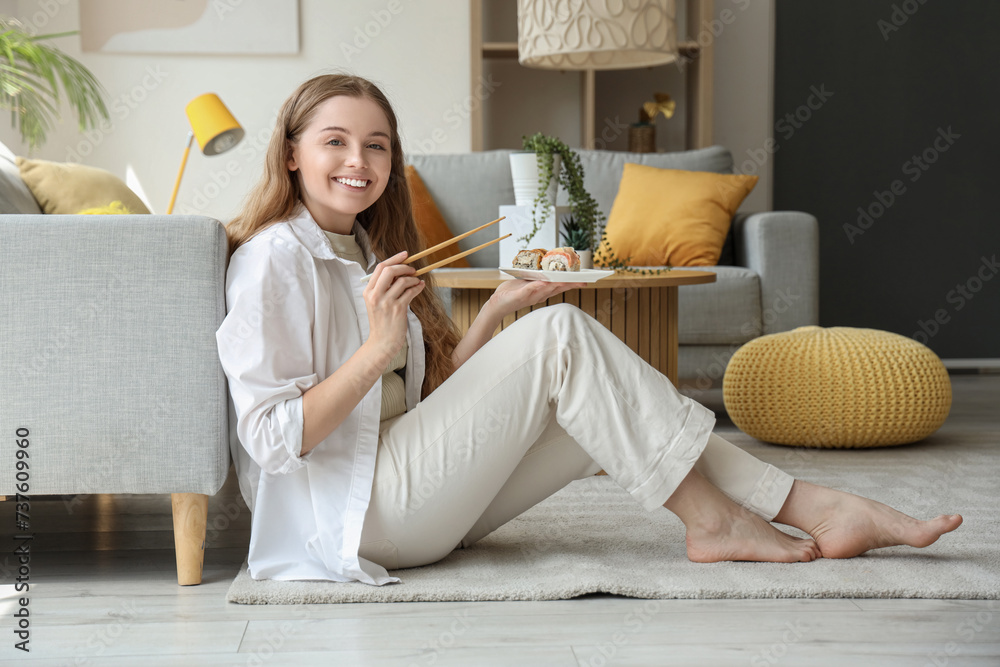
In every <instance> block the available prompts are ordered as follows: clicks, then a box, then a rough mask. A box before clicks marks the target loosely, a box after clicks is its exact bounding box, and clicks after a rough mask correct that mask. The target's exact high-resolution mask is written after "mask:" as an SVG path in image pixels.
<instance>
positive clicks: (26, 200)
mask: <svg viewBox="0 0 1000 667" xmlns="http://www.w3.org/2000/svg"><path fill="white" fill-rule="evenodd" d="M41 212H42V209H40V208H39V207H38V202H36V201H35V198H34V197H32V196H31V190H29V189H28V186H27V185H25V184H24V181H23V180H21V173H20V172H19V171H18V169H17V161H16V158H15V157H14V153H12V152H11V150H10V149H9V148H7V147H6V146H5V145H3V144H2V143H0V215H16V214H18V213H26V214H29V215H38V214H39V213H41Z"/></svg>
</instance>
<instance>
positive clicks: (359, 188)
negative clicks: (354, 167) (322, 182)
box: [333, 177, 371, 192]
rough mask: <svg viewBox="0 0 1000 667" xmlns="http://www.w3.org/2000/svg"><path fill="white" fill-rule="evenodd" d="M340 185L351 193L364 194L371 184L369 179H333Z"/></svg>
mask: <svg viewBox="0 0 1000 667" xmlns="http://www.w3.org/2000/svg"><path fill="white" fill-rule="evenodd" d="M333 180H334V181H336V182H337V183H339V184H340V185H342V186H344V187H345V188H347V189H348V190H349V191H354V192H364V191H365V189H366V188H367V187H368V186H369V185H370V184H371V181H369V180H368V179H367V178H342V177H336V178H334V179H333Z"/></svg>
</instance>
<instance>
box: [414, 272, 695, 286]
mask: <svg viewBox="0 0 1000 667" xmlns="http://www.w3.org/2000/svg"><path fill="white" fill-rule="evenodd" d="M430 273H431V275H432V276H434V283H435V284H436V285H437V286H438V287H452V288H459V289H493V288H496V287H498V286H499V285H500V283H502V282H504V281H505V280H512V279H513V276H508V275H507V274H506V273H501V272H500V269H434V270H433V271H431V272H430ZM714 282H715V273H713V272H712V271H694V270H689V269H671V270H669V271H665V272H663V273H660V274H654V275H645V276H644V275H640V274H637V273H632V272H630V271H617V272H615V275H613V276H608V277H607V278H601V279H600V280H598V281H597V282H593V283H586V284H585V285H584V287H583V288H582V289H614V288H617V287H635V286H636V285H638V286H640V287H677V286H680V285H699V284H702V283H714Z"/></svg>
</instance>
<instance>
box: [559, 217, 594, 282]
mask: <svg viewBox="0 0 1000 667" xmlns="http://www.w3.org/2000/svg"><path fill="white" fill-rule="evenodd" d="M562 237H563V240H564V241H565V243H566V245H568V246H570V247H571V248H573V250H576V252H577V254H578V255H580V268H581V269H592V268H594V251H593V245H594V243H593V240H592V239H591V235H590V233H589V232H588V231H587V230H586V229H584V228H583V227H582V226H581V225H580V223H578V222H577V221H576V218H574V217H573V216H572V215H570V216H567V218H566V219H565V220H563V224H562Z"/></svg>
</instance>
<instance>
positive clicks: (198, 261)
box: [0, 147, 230, 584]
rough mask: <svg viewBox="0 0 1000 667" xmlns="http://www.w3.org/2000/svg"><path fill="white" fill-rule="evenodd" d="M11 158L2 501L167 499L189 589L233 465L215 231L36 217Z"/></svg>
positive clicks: (4, 208)
mask: <svg viewBox="0 0 1000 667" xmlns="http://www.w3.org/2000/svg"><path fill="white" fill-rule="evenodd" d="M5 152H6V155H5V154H3V153H5ZM11 158H12V156H10V155H9V151H3V150H2V147H0V384H2V387H3V400H2V401H0V433H3V438H0V461H2V462H3V463H0V469H2V470H3V471H4V472H3V474H2V475H0V495H6V496H15V495H16V494H22V495H26V496H28V497H29V498H30V497H32V496H39V495H52V494H55V495H78V494H93V493H113V494H118V493H156V494H160V493H170V494H173V495H172V502H173V508H174V538H175V545H176V547H177V565H178V581H179V583H181V584H197V583H200V581H201V569H202V563H203V549H204V542H205V534H206V518H207V511H208V505H207V501H208V496H209V495H213V494H215V493H216V492H217V491H218V490H219V489H220V488H221V486H222V484H223V482H224V481H225V479H226V475H227V473H228V471H229V464H230V457H229V440H228V417H229V415H228V395H227V388H226V382H225V375H224V373H223V372H222V368H221V365H220V364H219V359H218V351H217V348H216V342H215V331H216V329H218V327H219V324H220V323H221V322H222V319H223V318H224V317H225V313H226V304H225V270H226V261H227V244H226V236H225V230H224V229H223V227H222V224H221V223H220V222H218V221H217V220H213V219H211V218H205V217H185V216H156V215H154V216H150V215H141V216H140V215H130V216H93V215H88V216H57V215H41V211H40V210H38V207H37V204H36V203H35V201H34V199H33V198H32V196H31V193H30V191H28V189H27V188H26V187H25V186H24V183H23V182H21V181H20V177H19V176H18V173H17V168H16V166H13V163H12V161H11ZM15 435H17V436H18V437H16V438H15ZM19 451H20V452H25V453H26V454H27V456H26V457H24V455H23V454H22V455H21V456H22V458H21V459H17V458H16V457H17V456H18V454H17V452H19ZM16 460H21V461H23V462H24V463H25V467H24V469H22V470H18V471H17V472H18V473H19V476H15V471H14V466H15V461H16Z"/></svg>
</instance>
